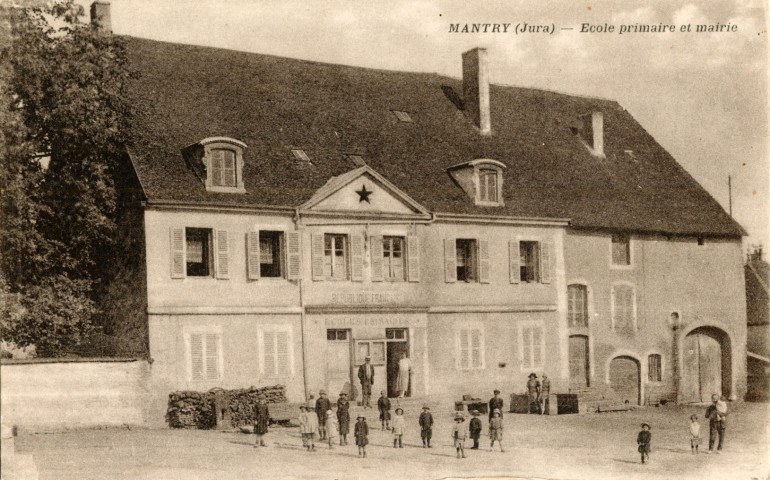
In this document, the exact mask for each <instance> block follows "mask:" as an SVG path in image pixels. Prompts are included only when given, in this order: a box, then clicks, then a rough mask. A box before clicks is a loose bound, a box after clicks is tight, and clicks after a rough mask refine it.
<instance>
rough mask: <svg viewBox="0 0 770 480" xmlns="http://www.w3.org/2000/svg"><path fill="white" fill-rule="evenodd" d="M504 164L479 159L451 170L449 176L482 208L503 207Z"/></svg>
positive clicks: (487, 159)
mask: <svg viewBox="0 0 770 480" xmlns="http://www.w3.org/2000/svg"><path fill="white" fill-rule="evenodd" d="M505 168H506V166H505V164H504V163H502V162H498V161H497V160H492V159H489V158H479V159H476V160H472V161H470V162H467V163H461V164H460V165H455V166H453V167H450V168H449V174H450V175H451V176H452V178H453V179H454V181H455V182H457V184H458V185H459V186H460V187H461V188H462V189H463V190H464V191H465V193H466V194H467V195H468V196H469V197H470V198H471V199H473V201H474V203H475V204H476V205H479V206H482V207H501V206H503V205H504V204H505V202H504V201H503V169H505Z"/></svg>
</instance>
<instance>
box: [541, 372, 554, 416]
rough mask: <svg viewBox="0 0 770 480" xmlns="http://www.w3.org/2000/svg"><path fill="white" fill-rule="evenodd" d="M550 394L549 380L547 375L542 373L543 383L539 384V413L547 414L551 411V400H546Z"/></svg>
mask: <svg viewBox="0 0 770 480" xmlns="http://www.w3.org/2000/svg"><path fill="white" fill-rule="evenodd" d="M550 394H551V381H550V380H549V379H548V376H547V375H546V374H545V373H544V374H543V383H542V385H541V386H540V402H539V404H540V407H541V410H540V415H549V414H550V413H551V412H550V410H551V402H550V401H549V400H548V395H550Z"/></svg>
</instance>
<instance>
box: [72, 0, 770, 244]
mask: <svg viewBox="0 0 770 480" xmlns="http://www.w3.org/2000/svg"><path fill="white" fill-rule="evenodd" d="M82 3H83V4H84V5H86V6H87V5H88V4H90V2H86V1H83V2H82ZM111 10H112V26H113V31H114V32H115V33H117V34H124V35H131V36H135V37H141V38H151V39H156V40H164V41H170V42H178V43H189V44H196V45H207V46H214V47H222V48H228V49H234V50H242V51H249V52H256V53H264V54H272V55H279V56H284V57H292V58H301V59H308V60H315V61H321V62H330V63H340V64H346V65H356V66H363V67H371V68H382V69H388V70H405V71H418V72H436V73H440V74H444V75H448V76H452V77H457V78H459V77H461V60H460V58H461V57H460V55H461V53H462V52H464V51H466V50H468V49H470V48H473V47H485V48H487V50H488V57H489V69H490V72H489V73H490V78H491V82H492V83H494V84H504V85H516V86H524V87H532V88H540V89H547V90H556V91H560V92H565V93H571V94H579V95H588V96H593V97H601V98H610V99H614V100H617V101H618V102H619V103H620V104H621V105H622V106H623V107H624V108H626V109H627V110H628V111H629V112H630V113H631V114H632V115H633V116H634V117H635V118H636V119H637V120H638V121H639V122H640V123H641V124H642V126H643V127H644V128H645V129H646V130H647V131H648V132H649V133H650V134H651V135H652V136H653V137H655V139H656V140H657V141H658V142H659V143H660V144H661V145H663V147H665V148H666V149H667V150H668V151H669V152H670V153H671V154H672V155H673V156H674V158H676V159H677V161H678V162H679V163H680V164H681V165H682V166H684V168H685V169H687V170H688V172H689V173H690V174H691V175H692V176H693V177H694V178H695V179H696V180H697V181H698V182H699V183H700V184H701V185H702V186H703V187H704V188H706V190H708V191H709V193H711V195H712V196H714V198H716V200H717V201H718V202H719V203H720V204H721V205H722V206H723V207H724V208H725V210H726V211H728V210H729V198H730V196H729V193H728V176H730V177H731V179H732V212H733V216H734V217H735V219H736V220H737V221H738V222H739V223H740V224H741V225H742V226H743V227H744V228H745V229H746V230H747V231H748V233H749V237H747V238H746V239H745V240H744V250H745V249H746V248H748V247H749V246H750V245H755V244H759V243H761V244H763V245H764V246H765V247H766V249H767V247H768V246H770V223H769V222H770V206H769V203H770V192H769V191H768V184H770V166H769V165H770V164H769V162H768V93H767V86H768V81H767V80H768V26H767V3H766V2H763V0H733V1H726V0H712V1H707V2H698V3H697V4H696V3H689V2H686V1H677V0H665V1H663V0H647V1H644V2H636V1H629V0H623V1H621V0H599V1H586V2H580V1H575V0H563V1H562V0H559V1H556V0H545V1H533V0H529V1H523V0H505V1H503V0H494V1H480V0H477V1H470V2H469V1H467V0H460V1H455V0H451V1H439V0H422V1H420V0H416V1H415V0H389V1H387V2H385V1H380V2H366V1H364V2H362V1H360V0H355V1H350V0H327V1H323V2H317V1H310V0H264V1H254V0H227V1H223V0H196V1H192V0H152V1H148V0H111ZM473 23H482V24H483V23H490V24H495V23H497V24H510V25H509V27H508V31H507V32H505V33H502V32H499V33H492V32H491V27H490V28H488V30H489V31H488V32H487V33H483V32H479V33H452V32H450V29H451V28H450V25H454V24H459V25H460V29H462V27H463V26H464V25H465V24H473ZM525 23H526V24H527V25H530V26H548V27H549V29H552V31H551V32H548V33H543V32H542V28H541V32H540V33H534V32H533V33H529V32H526V33H515V32H514V30H515V28H516V26H517V25H519V26H521V25H523V24H525ZM583 24H588V25H589V26H594V27H603V26H605V25H606V26H613V27H614V31H612V32H595V33H591V32H582V31H581V30H582V29H583ZM661 24H662V25H673V26H674V27H675V29H676V31H675V32H673V33H672V32H670V31H667V32H665V33H663V32H655V33H634V32H633V30H634V27H635V26H638V25H656V26H659V25H661ZM623 25H625V26H626V27H627V28H626V29H627V30H632V31H631V32H630V33H629V32H627V31H624V32H623V33H622V34H621V33H620V29H621V26H623ZM688 25H689V28H690V31H689V32H688V31H686V29H687V26H688ZM698 25H706V26H709V25H710V26H717V28H719V26H720V25H722V28H721V30H722V31H721V32H697V31H696V30H697V26H698ZM728 25H729V28H727V27H725V26H728ZM683 27H684V28H685V31H681V29H682V28H683ZM500 29H501V30H502V29H503V27H501V28H500ZM569 29H571V30H569ZM492 108H494V100H493V105H492Z"/></svg>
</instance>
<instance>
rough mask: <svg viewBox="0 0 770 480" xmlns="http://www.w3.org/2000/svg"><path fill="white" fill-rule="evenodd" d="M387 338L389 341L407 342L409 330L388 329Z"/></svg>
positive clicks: (386, 331) (386, 330)
mask: <svg viewBox="0 0 770 480" xmlns="http://www.w3.org/2000/svg"><path fill="white" fill-rule="evenodd" d="M385 338H387V339H388V340H406V339H407V329H406V328H386V329H385Z"/></svg>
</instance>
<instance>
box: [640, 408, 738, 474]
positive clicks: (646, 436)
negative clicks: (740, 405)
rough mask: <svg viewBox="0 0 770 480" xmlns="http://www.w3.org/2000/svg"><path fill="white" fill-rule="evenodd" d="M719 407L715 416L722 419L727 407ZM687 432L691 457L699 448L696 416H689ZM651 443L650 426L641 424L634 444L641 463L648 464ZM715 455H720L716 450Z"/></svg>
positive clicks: (698, 424)
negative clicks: (688, 431) (688, 432)
mask: <svg viewBox="0 0 770 480" xmlns="http://www.w3.org/2000/svg"><path fill="white" fill-rule="evenodd" d="M717 403H718V404H719V405H718V406H717V415H721V416H722V417H724V416H725V415H727V406H726V405H725V403H724V402H723V401H719V402H717ZM688 426H689V430H690V451H691V452H692V454H693V455H696V454H698V447H699V446H700V440H701V437H700V422H698V416H697V415H690V423H689V425H688ZM651 441H652V433H650V424H649V423H642V430H641V431H640V432H639V434H638V435H637V436H636V444H637V445H638V450H639V453H640V454H641V456H642V463H650V451H651V448H650V443H651ZM710 451H711V449H710V448H709V450H708V451H706V453H710ZM717 453H720V451H719V450H717Z"/></svg>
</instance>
